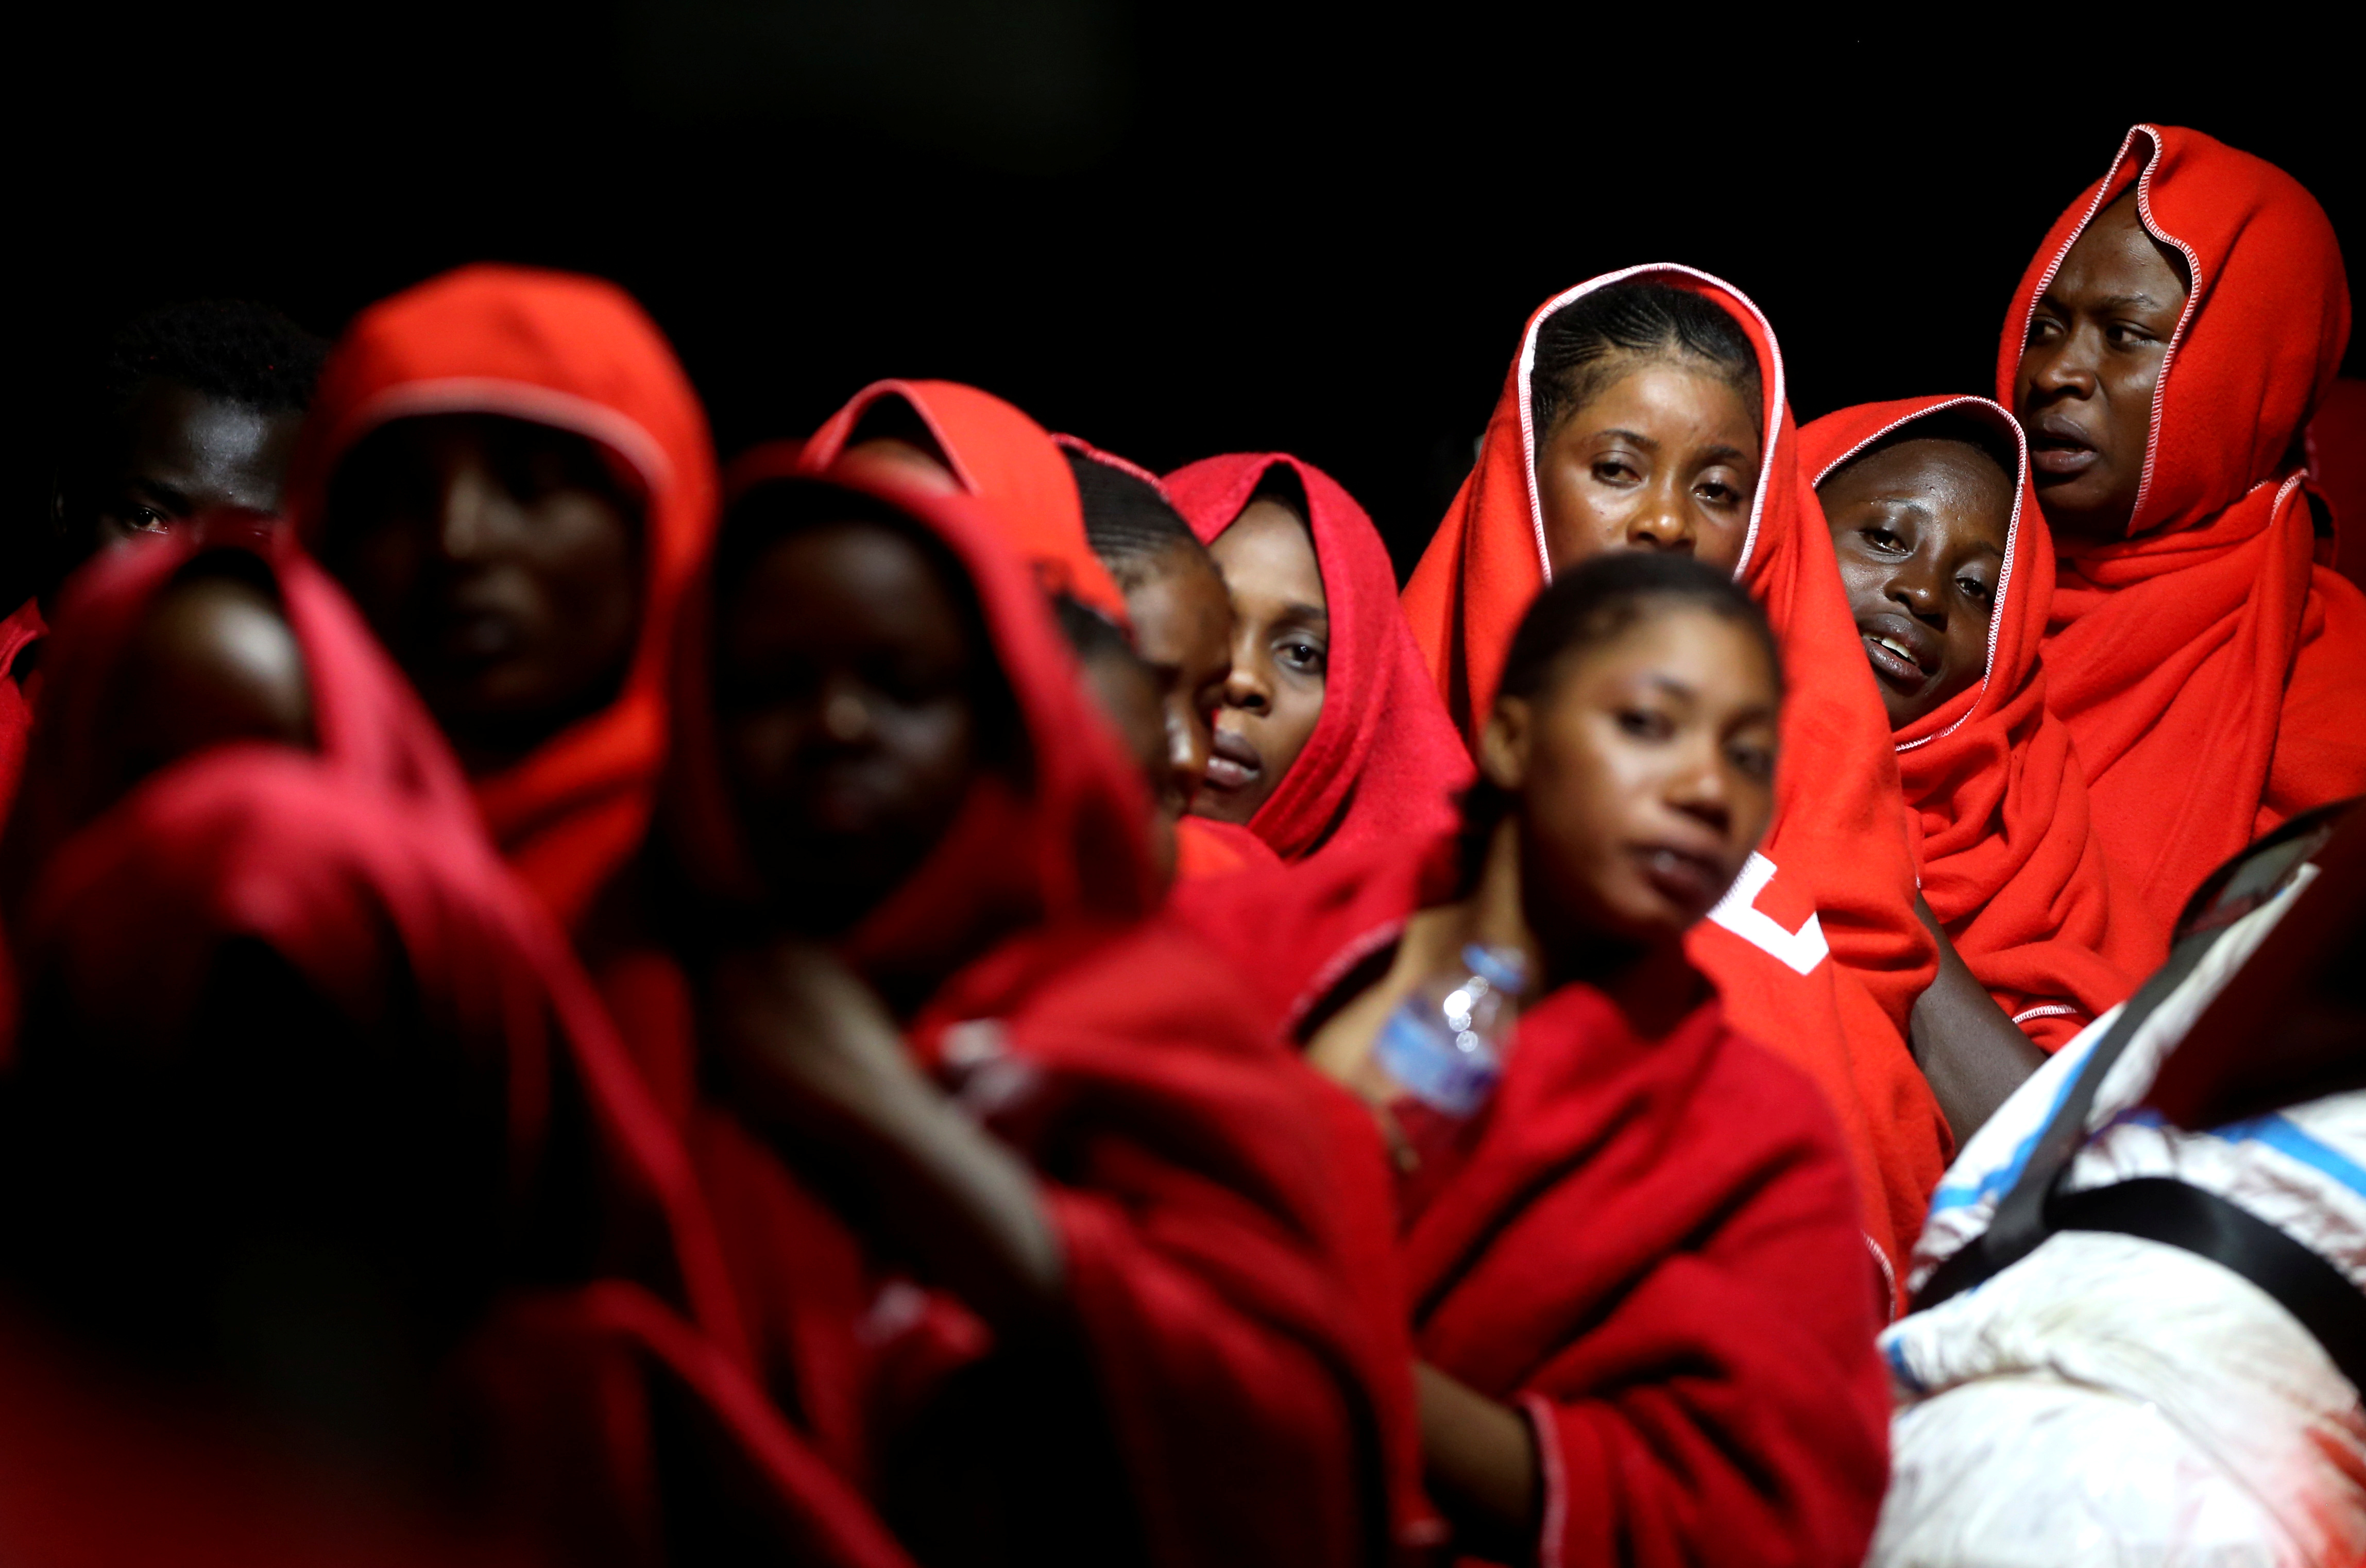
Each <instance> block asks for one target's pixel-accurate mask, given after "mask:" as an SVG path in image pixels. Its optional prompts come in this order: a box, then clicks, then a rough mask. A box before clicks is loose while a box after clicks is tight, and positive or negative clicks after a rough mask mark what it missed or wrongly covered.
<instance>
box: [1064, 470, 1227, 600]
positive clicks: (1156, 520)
mask: <svg viewBox="0 0 2366 1568" xmlns="http://www.w3.org/2000/svg"><path fill="white" fill-rule="evenodd" d="M1062 455H1063V456H1065V457H1066V458H1067V459H1068V468H1069V470H1070V471H1071V472H1072V473H1074V474H1075V475H1076V495H1077V499H1078V500H1080V501H1082V502H1084V508H1085V539H1086V542H1087V543H1088V544H1090V545H1091V546H1092V547H1093V554H1095V555H1097V556H1098V557H1100V558H1101V564H1102V565H1103V566H1105V567H1107V568H1109V572H1110V576H1111V577H1113V578H1115V579H1116V580H1117V585H1118V587H1119V588H1120V589H1121V590H1123V591H1124V592H1129V593H1130V592H1133V591H1134V590H1135V589H1137V588H1139V587H1141V586H1142V585H1143V584H1144V583H1145V582H1147V581H1150V580H1151V579H1152V578H1154V577H1156V576H1158V575H1159V574H1160V573H1161V571H1162V570H1165V569H1166V567H1168V566H1169V565H1170V563H1172V562H1173V561H1174V559H1175V558H1176V556H1177V554H1178V553H1179V554H1180V555H1181V557H1182V558H1183V559H1185V560H1186V561H1196V562H1197V563H1199V564H1200V565H1201V566H1204V567H1205V568H1206V569H1207V570H1210V571H1211V572H1212V571H1215V570H1216V560H1215V558H1214V557H1213V556H1211V555H1210V554H1209V553H1208V547H1207V546H1205V545H1203V544H1201V543H1200V536H1198V535H1197V534H1194V533H1192V532H1191V525H1189V523H1186V522H1185V521H1183V514H1182V513H1179V512H1177V511H1176V510H1175V508H1174V506H1173V505H1172V504H1170V503H1169V502H1168V501H1167V499H1166V497H1165V496H1164V495H1161V494H1160V493H1159V491H1158V487H1157V486H1156V485H1155V484H1153V483H1151V482H1150V481H1149V480H1148V479H1144V478H1142V477H1141V476H1140V475H1139V474H1132V473H1128V472H1127V471H1126V470H1125V469H1123V468H1116V467H1114V466H1112V465H1110V464H1108V463H1104V462H1102V461H1100V460H1099V459H1098V458H1097V457H1088V456H1087V455H1086V454H1084V453H1082V452H1078V451H1076V450H1075V449H1073V448H1063V451H1062ZM1219 575H1221V574H1219Z"/></svg>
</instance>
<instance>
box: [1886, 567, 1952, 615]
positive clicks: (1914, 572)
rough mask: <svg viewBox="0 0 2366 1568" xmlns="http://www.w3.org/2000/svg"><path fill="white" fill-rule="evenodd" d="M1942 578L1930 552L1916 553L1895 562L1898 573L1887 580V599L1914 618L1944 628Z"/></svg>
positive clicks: (1944, 600)
mask: <svg viewBox="0 0 2366 1568" xmlns="http://www.w3.org/2000/svg"><path fill="white" fill-rule="evenodd" d="M1942 576H1944V573H1943V572H1941V571H1940V570H1939V562H1938V561H1937V560H1936V559H1935V558H1932V555H1931V554H1930V552H1928V551H1924V550H1917V551H1915V552H1914V554H1912V555H1910V556H1909V557H1907V558H1906V559H1904V560H1902V561H1900V562H1898V570H1897V572H1896V574H1895V575H1893V576H1892V577H1891V578H1890V580H1889V590H1888V597H1889V598H1890V600H1891V601H1892V602H1894V603H1896V604H1899V605H1902V606H1903V607H1904V608H1905V610H1906V613H1907V614H1908V615H1912V616H1914V617H1915V618H1916V619H1918V620H1924V621H1929V622H1931V623H1932V624H1933V625H1934V626H1944V625H1945V624H1946V620H1947V596H1946V594H1945V593H1944V592H1942V591H1941V584H1940V581H1939V580H1940V578H1941V577H1942Z"/></svg>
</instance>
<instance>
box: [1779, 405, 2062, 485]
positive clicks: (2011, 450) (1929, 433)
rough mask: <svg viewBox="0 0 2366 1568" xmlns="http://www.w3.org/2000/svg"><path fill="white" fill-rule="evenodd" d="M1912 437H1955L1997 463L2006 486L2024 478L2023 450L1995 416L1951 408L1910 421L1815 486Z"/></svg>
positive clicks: (1946, 439) (1918, 438)
mask: <svg viewBox="0 0 2366 1568" xmlns="http://www.w3.org/2000/svg"><path fill="white" fill-rule="evenodd" d="M1909 441H1953V442H1956V443H1958V444H1960V445H1962V446H1969V447H1971V448H1972V449H1973V450H1974V451H1976V452H1977V453H1978V454H1979V455H1980V456H1981V457H1986V458H1987V459H1988V460H1989V462H1991V463H1994V464H1995V465H1996V467H1997V471H1998V472H1999V473H2000V474H2002V475H2003V476H2004V482H2005V488H2006V489H2007V490H2011V488H2012V487H2013V486H2015V485H2017V484H2019V483H2020V482H2021V451H2020V449H2019V447H2017V446H2015V445H2014V443H2013V439H2012V437H2011V436H2010V435H2008V434H2005V433H2004V432H2003V431H2002V430H2000V429H1999V428H1998V427H1997V425H1996V423H1995V422H1994V421H1992V420H1986V419H1978V418H1976V417H1974V416H1973V415H1971V414H1969V413H1966V412H1964V411H1962V410H1960V409H1948V410H1945V411H1944V412H1939V413H1935V414H1930V415H1927V416H1925V417H1924V418H1921V419H1914V420H1909V421H1907V422H1906V423H1904V424H1901V425H1899V426H1898V428H1897V429H1895V430H1893V431H1891V432H1890V433H1889V434H1887V435H1885V436H1883V437H1882V438H1881V439H1880V440H1878V441H1876V442H1873V443H1872V444H1870V445H1869V446H1866V447H1865V450H1864V451H1862V452H1858V453H1855V454H1854V455H1853V456H1852V457H1850V458H1849V460H1848V461H1847V462H1845V463H1842V464H1841V465H1840V466H1839V467H1838V468H1833V469H1832V470H1831V472H1830V473H1828V474H1826V475H1825V476H1824V477H1823V478H1822V479H1818V480H1817V481H1816V488H1817V489H1818V490H1821V489H1823V488H1824V486H1826V485H1828V484H1830V483H1831V482H1832V481H1833V480H1834V479H1838V478H1840V477H1841V476H1842V474H1844V473H1847V472H1848V471H1849V470H1850V469H1851V468H1855V467H1856V466H1857V465H1858V464H1859V463H1862V462H1864V461H1865V459H1866V458H1867V457H1872V456H1874V455H1875V454H1876V453H1879V452H1887V451H1888V450H1889V449H1890V448H1891V447H1892V446H1899V445H1902V444H1903V443H1905V442H1909Z"/></svg>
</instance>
